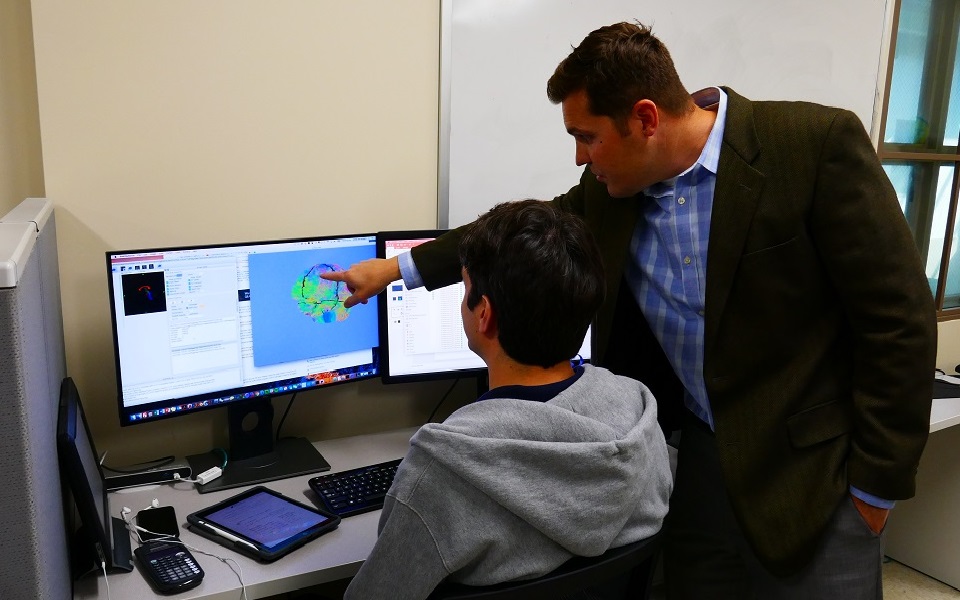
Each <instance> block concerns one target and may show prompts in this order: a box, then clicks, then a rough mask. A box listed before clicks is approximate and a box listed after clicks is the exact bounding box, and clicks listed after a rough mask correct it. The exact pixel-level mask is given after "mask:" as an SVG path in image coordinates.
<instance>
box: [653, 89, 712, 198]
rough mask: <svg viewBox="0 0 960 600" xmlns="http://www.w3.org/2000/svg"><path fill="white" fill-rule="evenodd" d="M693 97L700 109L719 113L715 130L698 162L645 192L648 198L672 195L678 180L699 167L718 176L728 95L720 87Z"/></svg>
mask: <svg viewBox="0 0 960 600" xmlns="http://www.w3.org/2000/svg"><path fill="white" fill-rule="evenodd" d="M691 96H692V97H693V101H694V102H696V103H697V106H699V107H700V108H704V109H706V110H716V111H717V119H716V121H714V123H713V129H711V130H710V135H709V136H707V143H706V144H704V146H703V150H701V151H700V156H699V157H698V158H697V162H695V163H693V164H692V165H690V168H688V169H687V170H685V171H684V172H683V173H680V174H679V175H677V176H676V177H672V178H670V179H666V180H664V181H660V182H658V183H655V184H653V185H651V186H650V187H648V188H647V189H645V190H643V193H644V194H645V195H647V196H650V197H653V198H659V197H662V196H664V195H666V194H669V193H671V190H672V189H673V188H674V187H675V186H676V183H677V179H679V178H680V177H683V176H684V175H686V174H687V173H689V172H690V171H692V170H694V169H695V168H696V167H697V165H701V166H702V167H703V168H705V169H707V170H708V171H710V172H711V173H713V174H714V175H716V174H717V169H718V168H719V166H720V148H721V146H722V144H723V130H724V127H726V124H727V93H726V92H724V91H723V90H721V89H720V88H718V87H709V88H704V89H702V90H699V91H697V92H694V93H693V94H691Z"/></svg>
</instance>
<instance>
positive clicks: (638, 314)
mask: <svg viewBox="0 0 960 600" xmlns="http://www.w3.org/2000/svg"><path fill="white" fill-rule="evenodd" d="M547 94H548V96H549V98H550V100H551V101H553V102H555V103H557V102H559V103H561V104H562V108H563V118H564V125H565V126H566V129H567V131H568V132H569V133H570V134H571V135H572V136H573V138H574V140H575V143H576V161H577V164H580V165H585V166H586V169H585V170H584V174H583V177H582V178H581V180H580V183H579V184H578V185H576V186H574V187H573V188H572V189H571V190H570V191H569V192H567V193H566V194H564V195H562V196H558V197H557V198H555V199H554V200H553V202H554V203H555V204H557V205H558V206H560V207H562V208H563V209H564V210H568V211H571V212H574V213H576V214H579V215H582V216H583V217H584V218H585V220H586V221H587V223H588V225H589V226H590V228H591V229H592V231H593V232H594V235H595V236H596V237H597V239H598V240H599V242H600V245H601V252H602V255H603V261H604V266H605V269H606V273H607V297H606V301H605V303H604V304H603V305H602V306H601V308H600V311H599V312H598V315H597V320H596V328H595V330H596V335H597V338H596V346H595V351H594V358H595V361H596V362H598V364H601V365H604V366H607V367H608V368H610V369H611V370H613V371H615V372H619V373H625V374H629V375H631V376H634V377H637V378H639V379H640V380H641V381H644V382H645V383H646V384H647V385H648V386H649V387H650V388H651V390H652V391H653V392H654V394H655V395H656V397H657V398H658V400H659V405H660V412H661V414H662V415H663V416H664V417H665V419H661V422H662V423H663V424H664V425H665V426H667V428H669V429H673V428H674V427H676V426H679V427H680V429H681V431H682V433H681V438H680V453H679V463H678V468H677V476H676V481H675V489H674V493H673V496H672V498H671V503H670V516H669V517H668V536H667V546H666V551H665V574H666V581H667V588H668V595H669V597H670V598H749V597H761V598H835V597H837V598H838V597H843V598H880V597H882V589H881V559H882V532H883V527H884V524H885V522H886V518H887V515H888V511H889V509H890V508H891V507H892V506H893V502H894V501H895V500H899V499H904V498H909V497H911V496H912V495H913V493H914V476H915V472H916V468H917V464H918V461H919V459H920V454H921V451H922V450H923V446H924V443H925V441H926V437H927V432H928V429H929V413H930V404H931V396H932V385H933V379H932V373H933V369H934V361H935V354H936V320H935V312H934V307H933V302H932V299H931V295H930V291H929V287H928V285H927V281H926V277H925V275H924V272H923V265H922V262H921V259H920V257H919V254H918V252H917V249H916V245H915V243H914V241H913V238H912V236H911V234H910V231H909V228H908V227H907V224H906V221H905V219H904V218H903V215H902V213H901V211H900V208H899V205H898V203H897V199H896V195H895V193H894V190H893V188H892V186H891V185H890V183H889V181H888V179H887V177H886V174H885V173H884V171H883V169H882V167H881V166H880V163H879V161H878V159H877V156H876V153H875V152H874V149H873V147H872V146H871V144H870V140H869V137H868V136H867V134H866V132H865V131H864V129H863V126H862V124H861V123H860V122H859V121H858V120H857V118H856V116H855V115H853V114H852V113H850V112H848V111H845V110H841V109H837V108H831V107H825V106H820V105H815V104H810V103H805V102H754V101H750V100H748V99H746V98H744V97H742V96H740V95H739V94H737V93H736V92H735V91H733V90H732V89H729V88H723V87H721V88H708V89H705V90H701V91H699V92H696V93H694V94H692V95H690V94H688V93H687V91H686V90H685V89H684V87H683V85H682V84H681V82H680V79H679V76H678V75H677V73H676V70H675V68H674V65H673V61H672V59H671V58H670V54H669V52H668V51H667V49H666V47H664V45H663V44H662V43H661V42H660V41H659V40H658V39H657V38H656V37H655V36H653V35H652V33H651V31H650V29H649V28H647V27H644V26H642V25H638V24H630V23H618V24H615V25H610V26H607V27H602V28H600V29H598V30H596V31H594V32H592V33H590V34H589V35H588V36H587V37H586V38H585V39H584V40H583V42H582V43H581V44H580V45H579V46H578V47H577V48H575V49H574V50H573V52H572V53H571V54H570V55H569V56H568V57H567V58H566V59H565V60H564V61H563V62H561V63H560V65H559V66H558V67H557V69H556V71H555V73H554V74H553V76H552V77H551V78H550V80H549V82H548V84H547ZM460 235H461V234H460V230H454V231H453V232H451V233H449V234H447V235H445V236H443V237H441V238H440V239H438V240H437V241H436V242H434V243H432V244H424V245H422V246H419V247H418V248H416V249H415V250H414V251H413V252H412V254H411V255H401V257H399V258H400V259H401V262H399V263H398V262H396V261H372V262H366V263H360V264H358V265H355V266H354V267H353V268H351V270H350V271H347V272H345V273H344V274H343V279H344V280H346V281H347V282H348V284H349V286H350V287H351V288H352V289H353V290H355V297H354V299H353V302H357V301H363V300H365V299H367V298H369V297H370V296H372V295H374V294H376V293H378V292H379V291H380V290H381V289H383V287H385V285H386V284H387V283H389V281H391V280H392V279H395V278H398V277H399V276H400V275H401V271H400V266H401V265H402V267H403V269H404V277H405V279H406V280H407V285H411V284H415V283H417V282H418V280H419V281H422V282H424V283H425V284H426V285H427V286H428V287H431V288H433V287H439V286H442V285H446V284H448V283H451V282H452V281H455V280H456V279H457V261H456V252H455V248H456V244H457V240H458V238H459V236H460ZM411 258H412V260H411ZM420 278H422V279H420ZM671 408H674V409H677V410H674V411H671ZM671 412H672V415H671V414H670V413H671Z"/></svg>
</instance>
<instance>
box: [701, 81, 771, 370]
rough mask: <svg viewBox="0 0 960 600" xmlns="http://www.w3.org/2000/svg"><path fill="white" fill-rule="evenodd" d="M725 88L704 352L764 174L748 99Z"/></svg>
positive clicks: (714, 331) (716, 323)
mask: <svg viewBox="0 0 960 600" xmlns="http://www.w3.org/2000/svg"><path fill="white" fill-rule="evenodd" d="M723 90H724V91H725V92H726V93H727V120H726V125H725V127H724V135H723V147H722V148H721V150H720V162H719V166H718V168H717V185H716V189H715V190H714V197H713V212H712V215H711V220H710V242H709V246H708V249H707V257H708V258H707V290H706V311H705V312H706V316H705V324H704V328H705V331H704V343H705V346H704V352H705V353H708V352H710V350H711V348H712V345H713V341H714V340H715V339H716V334H717V329H718V327H719V324H720V319H721V318H722V316H723V311H724V308H725V307H726V303H727V298H728V296H729V294H730V288H731V286H732V285H733V281H734V277H735V275H736V271H737V266H738V264H739V262H740V256H741V254H742V252H743V246H744V243H745V241H746V238H747V232H748V231H749V229H750V224H751V222H752V221H753V215H754V213H755V212H756V209H757V205H758V202H759V199H760V191H761V189H762V187H763V178H764V175H763V173H761V172H759V171H757V170H756V169H754V168H753V167H752V166H751V163H752V162H753V161H754V160H755V159H756V157H757V156H758V155H759V154H760V150H761V149H760V143H759V141H758V140H757V134H756V130H755V128H754V123H753V109H752V107H751V103H750V101H749V100H747V99H746V98H744V97H742V96H740V95H738V94H737V93H736V92H734V91H732V90H730V89H729V88H723Z"/></svg>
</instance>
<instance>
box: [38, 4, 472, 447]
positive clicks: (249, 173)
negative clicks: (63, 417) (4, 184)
mask: <svg viewBox="0 0 960 600" xmlns="http://www.w3.org/2000/svg"><path fill="white" fill-rule="evenodd" d="M33 24H34V37H35V43H36V62H37V84H38V88H39V98H40V120H41V124H42V140H43V149H44V153H43V161H44V164H43V166H44V172H45V174H46V192H47V196H48V197H49V198H51V199H52V200H53V201H54V202H55V203H56V206H57V219H58V226H59V228H60V229H59V230H60V238H59V243H60V271H61V281H62V294H63V306H64V326H65V329H66V343H67V363H68V371H69V373H70V374H71V375H72V376H73V377H74V378H75V379H76V381H77V384H78V386H79V389H80V392H81V395H82V397H83V399H84V402H85V405H88V406H89V408H88V412H89V413H90V415H91V420H92V421H93V423H92V427H93V429H94V435H95V437H96V439H97V444H98V446H99V447H100V449H101V450H109V451H110V452H111V457H112V460H111V461H108V462H112V463H113V464H123V461H131V460H141V459H148V458H152V457H155V456H160V455H163V454H167V453H176V454H185V453H189V452H196V451H204V450H207V449H209V448H210V447H211V446H212V445H220V444H223V443H225V439H224V435H225V423H226V418H225V411H222V410H215V411H207V412H206V413H203V414H198V415H193V416H187V417H183V418H179V419H177V420H176V421H168V422H165V423H155V424H148V425H141V426H137V427H128V428H122V429H121V428H120V427H119V424H118V418H117V415H116V406H115V403H116V391H115V390H116V385H115V370H114V364H113V358H112V342H111V333H110V332H111V326H110V320H109V313H108V310H107V307H108V300H107V281H106V271H105V267H104V254H103V253H104V251H106V250H108V249H130V248H149V247H162V246H172V245H182V244H194V243H215V242H235V241H253V240H262V239H272V238H283V237H296V236H308V235H318V234H336V233H351V232H366V231H376V230H378V229H404V228H428V227H433V226H435V224H436V197H437V131H438V118H437V113H438V99H437V88H438V83H437V82H438V80H439V27H440V15H439V3H438V2H437V1H436V0H398V1H395V2H384V1H382V0H353V1H351V2H341V1H336V2H334V1H331V0H297V1H294V0H281V1H276V2H263V1H261V0H207V1H204V2H196V1H194V0H171V1H165V2H140V1H130V0H90V1H84V2H72V1H62V0H34V1H33ZM447 385H448V383H435V384H429V385H408V386H399V387H398V386H389V387H388V386H383V385H382V384H381V383H379V382H372V383H362V384H354V385H343V386H339V387H334V388H330V389H325V390H315V391H311V392H307V393H302V394H301V395H300V397H299V398H298V400H297V403H296V405H295V407H294V409H293V413H292V414H291V417H290V418H288V420H287V421H286V423H285V425H284V432H285V433H289V434H299V435H306V436H308V437H310V438H312V439H323V438H329V437H337V436H341V435H349V434H352V433H355V432H362V431H372V430H382V429H386V428H391V427H399V426H408V425H415V424H420V423H422V422H423V421H424V420H425V419H426V417H427V415H428V414H429V411H430V410H431V409H432V408H433V405H434V404H435V403H436V402H437V401H438V400H439V399H440V397H441V396H442V395H443V392H444V391H445V390H446V387H447ZM468 388H470V385H469V384H466V383H464V384H461V386H459V387H458V390H462V391H463V394H464V398H466V397H469V396H470V395H471V394H472V393H473V392H474V390H469V389H468ZM285 405H286V402H285V399H280V400H279V401H278V402H277V408H278V410H282V409H283V408H284V407H285Z"/></svg>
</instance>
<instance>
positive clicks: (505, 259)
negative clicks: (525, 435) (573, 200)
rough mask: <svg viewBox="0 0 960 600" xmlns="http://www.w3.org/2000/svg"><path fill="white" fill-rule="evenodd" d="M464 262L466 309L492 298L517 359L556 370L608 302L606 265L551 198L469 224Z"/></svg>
mask: <svg viewBox="0 0 960 600" xmlns="http://www.w3.org/2000/svg"><path fill="white" fill-rule="evenodd" d="M460 264H461V265H463V267H464V268H465V269H466V271H467V275H469V276H470V283H471V289H470V295H469V296H468V297H467V307H469V308H471V309H472V308H474V307H475V306H476V305H477V303H478V302H479V301H480V298H481V296H487V298H488V299H489V300H490V304H491V305H492V306H493V311H494V314H495V315H496V319H497V326H498V331H499V341H500V345H501V346H502V347H503V350H504V352H506V353H507V355H508V356H509V357H510V358H512V359H513V360H515V361H517V362H519V363H521V364H525V365H539V366H541V367H545V368H546V367H552V366H553V365H556V364H557V363H559V362H561V361H564V360H569V359H570V358H572V357H574V356H575V355H576V353H577V351H578V350H579V349H580V345H581V343H582V342H583V337H584V335H585V334H586V332H587V327H588V326H589V325H590V322H591V321H592V320H593V317H594V315H595V314H596V312H597V309H598V308H599V307H600V304H601V303H602V302H603V296H604V292H605V287H604V285H605V284H604V281H605V280H604V276H603V262H602V260H601V258H600V250H599V249H598V247H597V244H596V241H594V239H593V236H592V235H591V234H590V231H589V230H588V229H587V226H586V224H585V223H584V222H583V221H582V220H581V219H580V218H579V217H577V216H576V215H573V214H570V213H567V212H564V211H562V210H561V209H560V208H558V207H556V206H554V205H553V204H551V203H549V202H542V201H539V200H520V201H517V202H506V203H503V204H498V205H497V206H495V207H494V208H492V209H491V210H490V211H489V212H487V213H486V214H484V215H482V216H481V217H480V218H479V219H477V220H476V221H474V222H473V223H472V224H470V225H469V226H468V227H467V230H466V232H465V233H464V235H463V237H462V239H461V241H460Z"/></svg>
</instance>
